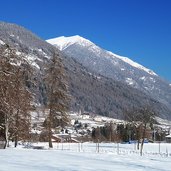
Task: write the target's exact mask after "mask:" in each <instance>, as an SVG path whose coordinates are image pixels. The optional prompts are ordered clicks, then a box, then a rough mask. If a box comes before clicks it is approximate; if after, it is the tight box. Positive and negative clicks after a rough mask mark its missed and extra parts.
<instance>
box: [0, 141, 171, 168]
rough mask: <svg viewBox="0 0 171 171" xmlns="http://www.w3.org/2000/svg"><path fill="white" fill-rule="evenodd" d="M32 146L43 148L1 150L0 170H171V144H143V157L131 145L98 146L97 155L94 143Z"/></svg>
mask: <svg viewBox="0 0 171 171" xmlns="http://www.w3.org/2000/svg"><path fill="white" fill-rule="evenodd" d="M35 146H38V147H44V149H43V150H38V149H27V148H23V147H22V146H19V147H18V148H16V149H15V148H12V147H11V148H7V149H5V150H0V171H96V170H97V171H115V170H116V171H171V144H160V145H159V144H145V145H144V153H143V156H139V152H138V151H137V150H135V145H134V144H119V145H118V144H105V143H101V144H100V147H99V152H98V149H97V147H96V144H93V143H83V144H82V145H81V144H69V143H68V144H54V148H53V149H48V148H47V145H46V144H40V143H39V144H34V147H35ZM118 147H119V148H118ZM159 152H160V154H159Z"/></svg>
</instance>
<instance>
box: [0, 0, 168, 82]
mask: <svg viewBox="0 0 171 171" xmlns="http://www.w3.org/2000/svg"><path fill="white" fill-rule="evenodd" d="M0 20H1V21H6V22H12V23H16V24H19V25H22V26H24V27H26V28H28V29H29V30H31V31H32V32H34V33H36V34H37V35H39V36H40V37H41V38H43V39H49V38H53V37H58V36H62V35H64V36H72V35H80V36H83V37H85V38H87V39H89V40H91V41H93V42H94V43H96V44H97V45H99V46H100V47H103V48H104V49H107V50H110V51H112V52H114V53H116V54H119V55H123V56H127V57H129V58H130V59H132V60H134V61H136V62H138V63H140V64H142V65H144V66H146V67H148V68H150V69H152V70H154V71H155V72H156V73H157V74H159V75H160V76H161V77H163V78H165V79H167V80H169V81H170V82H171V0H1V2H0Z"/></svg>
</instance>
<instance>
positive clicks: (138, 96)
mask: <svg viewBox="0 0 171 171" xmlns="http://www.w3.org/2000/svg"><path fill="white" fill-rule="evenodd" d="M60 39H61V40H62V39H63V38H62V37H61V38H60ZM78 39H79V41H78ZM57 40H59V38H58V39H57ZM55 41H56V40H55ZM60 42H62V41H60ZM4 44H8V45H9V46H10V47H12V48H15V49H16V50H17V51H18V54H21V53H22V56H23V57H24V58H26V59H27V60H28V61H29V63H30V65H31V66H32V67H33V68H34V72H35V73H34V74H35V77H36V80H37V81H38V90H37V89H36V90H35V92H36V94H37V100H38V101H39V102H40V104H43V102H44V100H45V99H46V91H45V88H44V84H43V80H42V79H41V78H42V71H43V68H44V64H46V62H48V61H49V59H50V58H51V57H52V56H53V54H54V53H55V54H56V53H58V54H59V56H61V58H62V59H63V63H64V65H65V70H66V74H67V76H68V85H69V91H70V94H71V96H72V99H71V104H70V110H71V111H75V112H78V111H79V110H82V111H89V112H94V113H96V114H100V115H105V116H110V117H114V118H122V119H123V118H124V111H125V110H129V109H131V107H133V106H136V107H142V106H146V105H150V106H151V107H152V108H154V109H155V111H157V112H158V113H159V116H160V117H162V118H165V119H167V118H169V119H170V120H171V115H170V113H171V110H170V109H169V108H168V107H167V106H166V105H165V104H163V103H161V102H159V101H157V100H156V99H154V98H152V97H151V96H149V95H148V94H146V93H144V92H142V91H140V90H139V89H135V88H132V87H130V86H128V85H127V84H125V83H131V82H133V81H135V80H134V78H133V77H132V76H130V77H124V78H125V79H126V80H124V82H121V81H117V79H116V80H115V79H111V78H112V77H110V78H109V77H106V76H104V75H105V74H101V73H103V72H101V73H100V72H96V71H95V70H94V68H93V66H95V68H97V66H98V65H99V64H98V62H99V61H104V66H106V71H107V67H111V68H113V67H114V63H112V64H111V66H110V63H111V61H113V62H120V63H121V62H122V64H123V67H125V69H126V68H129V67H130V66H131V65H129V64H128V63H125V62H124V61H122V60H121V59H119V58H116V59H118V61H115V60H116V59H115V58H114V57H113V56H112V55H111V54H110V52H107V51H105V50H103V49H101V48H99V47H97V48H95V47H96V46H95V45H94V44H93V43H91V42H90V41H88V40H86V41H85V39H84V38H80V37H79V36H75V38H74V39H73V38H72V41H71V40H70V41H69V42H66V41H63V42H62V43H60V45H58V48H60V47H61V48H60V49H61V50H62V48H64V47H65V49H63V52H67V53H68V54H67V53H64V54H61V52H59V50H58V49H57V48H55V47H54V46H52V45H51V44H49V43H47V42H46V41H44V40H42V39H41V38H39V37H37V36H36V35H35V34H33V33H32V32H31V31H29V30H27V29H25V28H23V27H21V26H18V25H16V24H10V23H4V22H0V46H3V45H4ZM74 47H75V48H74ZM82 50H83V51H82ZM69 51H70V53H69ZM74 51H75V52H74ZM71 52H72V53H71ZM84 53H85V54H84ZM101 53H103V54H104V55H106V54H108V55H109V56H106V57H105V58H103V57H101ZM88 54H89V55H90V56H89V60H92V61H93V62H96V63H97V64H93V65H92V66H91V67H90V68H89V67H85V66H83V62H84V61H83V59H84V58H85V62H86V60H87V59H88V57H87V55H88ZM95 54H96V55H95ZM76 57H78V59H79V58H80V59H81V60H80V62H79V60H78V59H77V58H76ZM96 58H97V60H96V61H94V60H95V59H96ZM108 58H109V59H110V60H109V59H108ZM99 59H100V60H99ZM113 59H115V60H113ZM85 62H84V63H85ZM87 62H89V63H90V61H87ZM81 63H82V64H81ZM134 64H135V63H134ZM104 66H103V65H102V66H101V68H100V67H99V69H102V70H103V69H104V68H103V67H104ZM126 66H127V67H126ZM131 67H133V66H131ZM135 69H137V71H139V72H140V71H142V72H144V73H146V75H145V76H144V77H142V78H141V80H142V81H143V80H145V79H146V78H147V75H150V77H155V78H158V76H156V75H155V74H153V73H152V74H149V73H148V72H146V71H144V70H141V69H138V68H135ZM121 71H122V70H121V69H120V72H121ZM99 73H100V74H99ZM115 74H117V73H115ZM118 74H119V73H118ZM123 76H124V75H123ZM123 76H122V75H121V76H120V77H123ZM120 77H119V76H118V78H120ZM169 87H171V86H169ZM169 97H170V96H169V93H168V98H169Z"/></svg>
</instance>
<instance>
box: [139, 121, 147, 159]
mask: <svg viewBox="0 0 171 171" xmlns="http://www.w3.org/2000/svg"><path fill="white" fill-rule="evenodd" d="M145 133H146V124H145V125H144V130H143V136H142V142H141V149H140V155H141V156H142V152H143V145H144V139H145Z"/></svg>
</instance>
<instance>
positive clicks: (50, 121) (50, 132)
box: [48, 109, 53, 148]
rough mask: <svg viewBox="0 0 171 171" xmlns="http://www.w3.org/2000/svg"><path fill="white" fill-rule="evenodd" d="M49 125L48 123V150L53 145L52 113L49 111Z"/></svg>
mask: <svg viewBox="0 0 171 171" xmlns="http://www.w3.org/2000/svg"><path fill="white" fill-rule="evenodd" d="M49 112H50V113H49V123H48V139H49V148H53V144H52V128H51V125H52V113H51V109H50V111H49Z"/></svg>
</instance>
